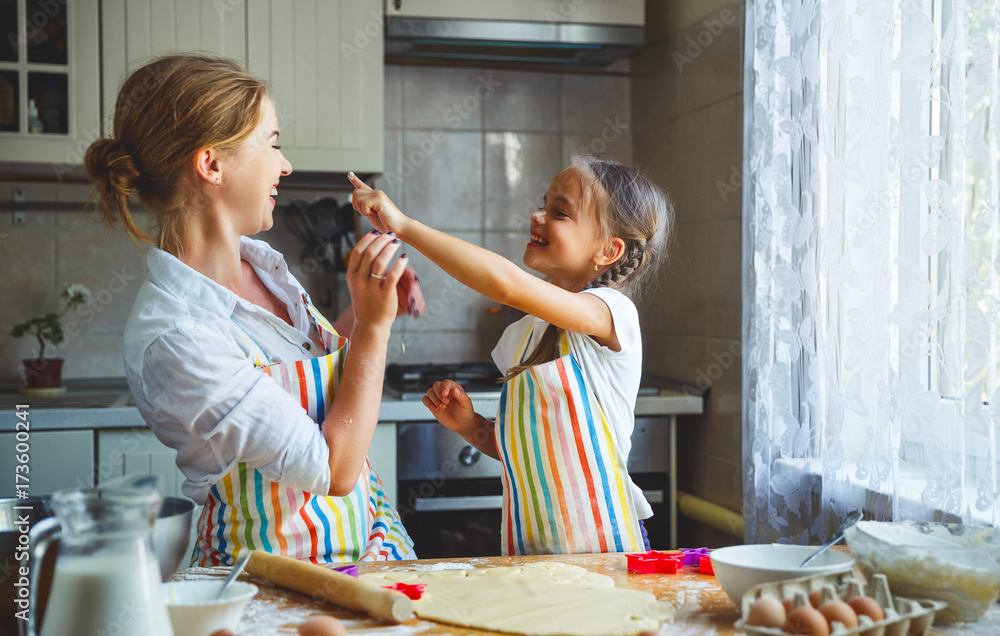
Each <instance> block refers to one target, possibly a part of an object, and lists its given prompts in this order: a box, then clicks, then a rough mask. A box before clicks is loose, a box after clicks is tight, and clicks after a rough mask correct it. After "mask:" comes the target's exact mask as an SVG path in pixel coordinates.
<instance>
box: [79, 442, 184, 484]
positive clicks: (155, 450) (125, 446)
mask: <svg viewBox="0 0 1000 636" xmlns="http://www.w3.org/2000/svg"><path fill="white" fill-rule="evenodd" d="M176 457H177V451H175V450H174V449H172V448H168V447H167V446H164V445H163V443H162V442H161V441H160V440H158V439H156V436H155V435H153V433H152V432H151V431H150V430H148V429H144V428H132V429H108V430H100V431H97V482H98V483H103V482H105V481H108V480H109V479H114V478H115V477H121V476H123V475H132V474H135V473H148V474H152V475H159V476H160V477H162V478H163V494H164V496H166V497H183V496H184V493H183V492H181V485H182V484H183V483H184V474H183V473H181V471H180V470H178V469H177V464H176V462H175V459H176Z"/></svg>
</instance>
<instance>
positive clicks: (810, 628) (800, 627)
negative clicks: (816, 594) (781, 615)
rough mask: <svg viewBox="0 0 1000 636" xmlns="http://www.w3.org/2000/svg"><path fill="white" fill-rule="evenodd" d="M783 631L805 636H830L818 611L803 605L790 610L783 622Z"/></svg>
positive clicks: (828, 629) (824, 620)
mask: <svg viewBox="0 0 1000 636" xmlns="http://www.w3.org/2000/svg"><path fill="white" fill-rule="evenodd" d="M785 631H786V632H788V633H789V634H805V635H806V636H830V628H829V627H828V626H827V624H826V619H825V618H823V615H822V614H820V613H819V610H818V609H816V608H814V607H809V606H808V605H803V606H802V607H800V608H798V609H794V610H792V612H791V614H789V615H788V620H787V621H786V622H785Z"/></svg>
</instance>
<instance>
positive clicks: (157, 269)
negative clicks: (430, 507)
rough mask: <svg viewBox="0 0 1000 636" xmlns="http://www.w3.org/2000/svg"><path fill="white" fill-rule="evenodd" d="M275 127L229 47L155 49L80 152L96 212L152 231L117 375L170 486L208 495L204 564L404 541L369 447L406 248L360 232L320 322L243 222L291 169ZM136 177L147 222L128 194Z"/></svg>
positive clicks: (201, 536)
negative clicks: (155, 441) (156, 445)
mask: <svg viewBox="0 0 1000 636" xmlns="http://www.w3.org/2000/svg"><path fill="white" fill-rule="evenodd" d="M278 135H279V132H278V124H277V118H276V117H275V111H274V105H273V104H272V103H271V100H270V99H269V97H268V95H267V89H266V86H265V84H264V83H263V82H262V81H261V80H259V79H258V78H256V77H254V76H252V75H250V74H249V73H247V72H246V71H244V70H243V69H241V68H240V67H239V66H238V65H237V64H235V63H234V62H232V61H229V60H224V59H215V58H209V57H203V56H196V55H174V56H168V57H164V58H160V59H158V60H155V61H153V62H151V63H149V64H148V65H146V66H144V67H143V68H140V69H139V70H137V71H136V72H135V73H133V74H132V75H131V76H130V77H129V78H128V79H127V80H126V81H125V83H124V84H123V85H122V88H121V90H120V92H119V95H118V99H117V102H116V104H115V117H114V137H113V138H111V139H100V140H98V141H95V142H94V143H93V144H92V145H91V146H90V148H89V149H88V151H87V154H86V158H85V163H86V166H87V170H88V172H89V173H90V175H91V176H92V177H93V178H94V180H95V181H96V186H97V190H98V193H99V196H100V200H101V203H102V208H103V211H104V216H105V219H106V220H107V221H109V222H116V221H117V222H120V223H121V224H122V226H123V227H124V229H125V231H126V233H127V234H128V235H129V237H130V238H131V239H132V240H133V241H134V242H136V243H143V242H145V243H149V244H151V245H152V246H153V247H150V249H149V253H148V255H147V258H146V269H147V274H146V279H145V281H144V282H143V284H142V287H141V288H140V290H139V293H138V297H137V298H136V302H135V306H134V307H133V309H132V314H131V316H130V317H129V320H128V324H127V326H126V329H125V372H126V376H127V377H128V382H129V386H130V388H131V389H132V393H133V395H134V396H135V400H136V404H137V406H138V407H139V410H140V412H141V413H142V415H143V418H144V419H145V420H146V422H147V423H148V424H149V427H150V428H151V429H152V430H153V432H154V433H155V434H156V436H157V438H159V439H160V440H161V441H162V442H163V443H164V444H166V445H167V446H170V447H171V448H174V449H176V450H177V465H178V467H179V468H180V469H181V471H182V472H183V473H184V475H185V477H186V478H187V479H186V481H185V483H184V486H183V491H184V493H185V494H186V495H187V496H189V497H191V498H192V499H194V500H195V501H196V502H198V503H200V504H204V506H205V507H204V510H203V513H202V515H201V518H200V520H199V523H198V543H197V547H196V552H195V556H196V559H197V560H198V562H199V563H200V564H201V565H221V564H229V563H232V561H233V558H234V557H235V556H236V555H237V554H239V553H240V552H241V551H243V550H245V549H251V550H266V551H268V552H272V553H276V554H285V555H288V556H292V557H295V558H298V559H308V560H311V561H313V562H334V561H358V560H373V559H401V558H414V555H413V551H412V542H411V541H410V538H409V536H408V535H407V534H406V531H405V529H404V528H403V526H402V523H401V522H400V520H399V516H398V515H397V514H396V511H395V510H393V509H392V507H391V506H390V505H389V502H388V501H386V498H385V494H384V492H383V489H382V485H381V482H380V480H379V478H378V475H377V474H376V473H375V472H374V471H373V470H372V469H371V467H370V466H369V465H368V461H367V457H366V455H367V451H368V446H369V444H370V443H371V440H372V436H373V434H374V431H375V425H376V422H377V420H378V410H379V403H380V400H381V393H382V377H383V373H384V367H385V359H386V347H387V342H388V337H389V328H390V326H391V324H392V321H393V319H394V318H395V317H396V315H397V311H398V308H399V307H400V306H401V305H402V304H404V303H401V302H400V300H399V298H398V297H397V285H398V284H399V283H400V280H401V279H402V278H403V277H404V272H405V271H406V270H407V268H406V256H405V254H404V255H403V256H401V257H400V258H398V259H397V260H396V262H395V264H392V259H393V257H394V256H395V254H396V252H397V250H398V248H399V241H398V240H395V239H394V238H393V237H391V236H388V235H379V234H377V233H372V234H368V235H366V236H364V237H362V238H361V239H360V240H359V241H358V242H357V245H356V247H355V249H354V251H353V254H352V257H351V259H350V263H349V266H348V269H349V271H348V273H347V284H348V289H349V290H350V293H351V298H352V300H353V308H352V309H353V311H349V312H347V314H346V315H345V316H344V317H343V318H342V319H341V320H340V321H338V327H340V329H335V328H334V327H333V326H332V325H331V324H330V323H329V322H327V321H326V319H325V318H323V316H322V315H320V313H319V312H318V311H317V310H316V308H315V307H313V305H312V304H311V303H310V301H309V296H308V294H306V293H305V291H304V290H303V289H302V287H301V285H300V284H299V283H298V281H296V280H295V278H294V277H293V276H292V275H291V274H290V273H289V271H288V268H287V266H286V265H285V262H284V261H283V260H282V257H281V255H280V254H278V253H277V252H275V251H274V250H272V249H271V248H270V247H268V245H267V244H266V243H263V242H261V241H255V240H252V239H249V238H247V236H248V235H252V234H256V233H257V232H261V231H263V230H267V229H268V228H270V227H271V226H272V225H273V217H272V214H273V211H274V205H275V201H274V199H273V198H272V197H273V196H274V195H276V194H277V187H278V184H279V180H280V179H281V177H282V176H285V175H288V174H290V173H291V171H292V166H291V164H290V163H289V162H288V160H286V159H285V157H284V156H283V155H282V154H281V150H280V146H279V145H278ZM133 192H135V193H136V194H138V195H139V198H140V199H141V200H142V202H143V203H144V204H145V205H146V206H147V207H148V208H149V209H150V210H152V211H153V213H154V216H155V219H156V221H157V227H158V235H157V236H156V238H155V239H154V238H152V237H150V236H149V235H147V234H146V233H145V232H144V231H143V230H142V229H140V227H139V226H138V225H137V223H136V220H135V218H134V217H133V215H132V214H131V212H130V210H129V206H128V196H129V194H130V193H133ZM408 278H409V280H411V281H412V280H413V279H414V278H415V277H413V276H412V273H410V274H408ZM416 293H419V290H416ZM407 296H408V297H407V298H406V301H405V304H406V305H407V306H409V305H410V302H411V299H412V294H408V295H407ZM340 332H343V333H350V334H351V338H350V346H349V347H346V346H345V345H346V340H345V339H344V338H342V337H341V336H340V335H339V333H340ZM348 349H349V352H348ZM317 424H319V426H317Z"/></svg>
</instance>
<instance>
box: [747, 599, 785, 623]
mask: <svg viewBox="0 0 1000 636" xmlns="http://www.w3.org/2000/svg"><path fill="white" fill-rule="evenodd" d="M785 618H786V612H785V606H784V604H782V602H781V601H779V600H778V599H776V598H769V597H767V596H765V597H764V598H760V599H757V601H756V602H755V603H754V604H753V605H751V606H750V611H748V612H747V625H756V626H757V627H778V628H781V627H784V625H785Z"/></svg>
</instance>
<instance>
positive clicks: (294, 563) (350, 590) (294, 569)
mask: <svg viewBox="0 0 1000 636" xmlns="http://www.w3.org/2000/svg"><path fill="white" fill-rule="evenodd" d="M246 571H247V572H248V573H250V574H252V575H254V576H259V577H260V578H262V579H267V580H268V581H270V582H271V583H274V584H275V585H279V586H281V587H283V588H286V589H289V590H294V591H296V592H300V593H302V594H305V595H306V596H309V597H312V598H314V599H317V600H320V601H325V602H327V603H333V604H334V605H339V606H340V607H344V608H347V609H349V610H353V611H355V612H364V613H365V614H369V615H371V616H374V617H375V618H381V619H383V620H387V621H392V622H393V623H402V622H403V621H405V620H407V619H408V618H411V617H412V616H413V602H412V601H410V599H409V597H407V596H406V595H405V594H403V593H402V592H397V591H396V590H387V589H385V588H382V587H379V586H377V585H372V584H371V583H366V582H364V581H360V580H358V579H357V578H355V577H353V576H350V575H348V574H342V573H340V572H337V571H335V570H330V569H327V568H325V567H323V566H320V565H313V564H312V563H307V562H305V561H298V560H296V559H292V558H290V557H286V556H280V555H277V554H269V553H267V552H261V551H260V550H254V551H253V552H251V553H250V562H249V563H247V567H246Z"/></svg>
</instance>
